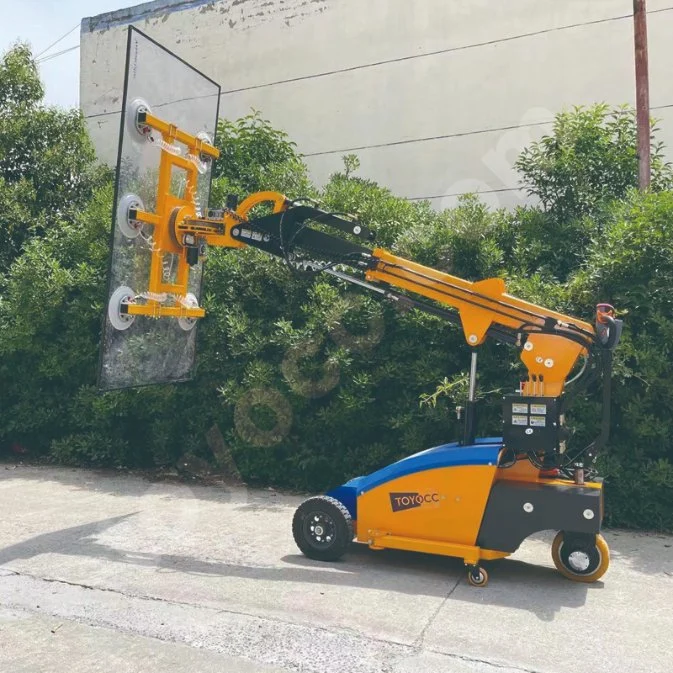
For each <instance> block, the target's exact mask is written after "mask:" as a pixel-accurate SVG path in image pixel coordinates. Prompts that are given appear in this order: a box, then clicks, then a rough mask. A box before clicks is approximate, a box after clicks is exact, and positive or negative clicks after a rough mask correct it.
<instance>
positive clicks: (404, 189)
mask: <svg viewBox="0 0 673 673" xmlns="http://www.w3.org/2000/svg"><path fill="white" fill-rule="evenodd" d="M670 4H671V3H670V0H649V2H648V10H649V12H650V15H649V42H650V77H651V105H652V110H653V111H652V114H653V115H654V116H656V117H659V118H660V119H661V123H660V126H661V129H662V130H661V135H660V137H661V139H662V140H664V141H665V142H666V144H667V145H668V146H670V147H671V148H673V78H671V77H670V76H669V51H668V50H669V44H670V35H671V34H673V11H670V10H669V9H668V7H669V5H670ZM631 12H632V0H591V1H587V0H507V2H504V1H503V0H415V1H411V0H366V1H365V0H219V1H215V2H204V1H203V0H196V1H195V2H185V1H180V0H157V1H156V2H151V3H147V4H144V5H139V6H137V7H132V8H129V9H125V10H121V11H118V12H113V13H111V14H104V15H101V16H98V17H94V18H90V19H84V20H83V21H82V35H81V93H80V100H81V106H82V109H83V112H84V114H85V115H86V116H87V117H88V118H89V123H90V126H91V131H92V134H93V138H94V141H95V143H96V146H97V148H98V152H99V155H100V157H101V158H102V159H104V160H106V161H109V162H111V163H114V161H115V158H116V143H117V134H118V127H119V117H118V113H119V108H120V105H121V89H122V73H123V67H124V51H125V35H126V33H125V31H126V28H127V26H128V25H129V24H130V23H132V24H133V25H135V26H136V27H137V28H139V29H140V30H142V31H143V32H145V33H147V34H149V35H150V36H151V37H153V38H154V39H156V40H157V41H159V42H160V43H162V44H163V45H164V46H166V47H167V48H169V49H171V50H172V51H174V52H176V53H177V54H178V55H180V56H182V57H183V58H184V59H186V60H187V61H189V62H190V63H192V64H193V65H194V66H195V67H197V68H199V69H200V70H202V71H203V72H204V73H205V74H206V75H208V76H210V77H212V78H213V79H215V80H216V81H218V82H219V83H220V84H221V85H222V91H223V94H222V98H221V105H220V114H221V116H225V117H228V118H235V117H238V116H242V115H245V114H247V113H248V112H250V110H251V108H255V109H258V110H260V111H261V112H262V113H263V114H264V116H265V117H267V118H268V119H270V120H271V122H272V123H273V124H274V125H275V126H277V127H279V128H281V129H284V130H285V131H287V132H288V133H289V134H290V136H291V137H292V138H293V139H294V140H295V141H296V142H297V143H298V146H299V149H300V151H301V152H302V153H304V154H305V155H306V157H307V162H308V164H309V167H310V169H311V173H312V176H313V178H314V179H315V180H316V182H318V183H319V184H321V183H323V182H324V181H325V180H326V179H327V178H328V177H329V174H330V173H331V172H333V171H335V170H338V169H340V168H341V166H342V161H341V155H342V154H343V153H345V152H346V151H350V150H351V149H352V148H361V149H357V150H353V151H355V152H356V153H357V154H358V155H359V157H360V160H361V169H360V172H359V173H360V174H361V175H363V176H366V177H370V178H373V179H375V180H377V181H379V182H380V183H381V184H384V185H386V186H388V187H390V188H391V189H392V190H393V191H394V192H395V193H396V194H398V195H400V196H405V197H408V198H418V197H433V201H432V203H433V205H434V206H436V207H445V206H450V205H452V204H454V203H455V198H456V197H455V195H456V194H459V193H462V192H465V191H473V190H476V191H480V192H482V193H483V195H484V199H485V200H487V201H488V202H489V203H491V204H493V205H502V206H512V205H515V204H518V203H522V202H523V201H525V199H526V197H525V194H523V193H522V192H521V191H518V190H517V176H516V174H515V172H514V170H513V168H512V164H513V162H514V160H515V158H516V156H517V154H518V152H519V151H520V149H521V148H522V147H524V146H525V145H526V144H528V143H529V142H531V141H532V140H533V139H536V138H538V137H540V135H542V134H543V133H544V132H546V131H548V130H549V129H550V125H549V124H548V123H546V122H548V121H549V120H550V119H551V118H552V116H553V115H554V113H556V112H557V111H559V110H561V109H563V108H564V107H568V106H572V105H575V104H590V103H593V102H599V101H605V102H608V103H610V104H621V103H628V104H631V105H633V104H634V68H633V25H632V20H631ZM667 106H671V107H667ZM493 129H496V130H493ZM497 129H500V130H497Z"/></svg>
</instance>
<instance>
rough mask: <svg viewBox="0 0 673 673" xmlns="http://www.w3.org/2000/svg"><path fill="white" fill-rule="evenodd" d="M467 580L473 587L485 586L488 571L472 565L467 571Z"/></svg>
mask: <svg viewBox="0 0 673 673" xmlns="http://www.w3.org/2000/svg"><path fill="white" fill-rule="evenodd" d="M467 581H468V582H469V583H470V584H471V585H472V586H473V587H485V586H486V585H487V584H488V573H487V572H486V570H484V568H480V567H479V566H472V567H471V568H468V571H467Z"/></svg>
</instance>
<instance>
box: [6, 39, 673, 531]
mask: <svg viewBox="0 0 673 673" xmlns="http://www.w3.org/2000/svg"><path fill="white" fill-rule="evenodd" d="M31 64H32V62H31V60H30V54H29V52H27V51H26V50H25V49H23V50H22V48H20V47H19V48H17V49H15V50H14V51H12V52H9V54H8V55H5V58H4V61H3V64H2V67H1V68H0V148H1V149H2V152H3V154H2V155H0V205H3V208H1V209H0V211H2V215H0V240H1V241H6V242H7V245H6V246H5V245H4V244H3V254H4V256H2V257H0V381H1V382H2V385H1V386H0V410H1V413H0V448H2V449H3V450H5V451H8V452H10V453H11V452H12V451H16V450H26V451H28V455H29V456H30V457H36V456H45V457H47V459H48V460H52V461H54V462H57V463H64V464H73V465H100V466H121V467H155V466H165V465H174V464H175V463H176V462H177V461H179V460H180V459H182V458H183V457H184V456H193V457H195V458H197V459H201V460H205V461H207V462H210V463H212V464H217V462H218V461H226V460H228V458H227V454H231V455H233V458H234V460H235V462H236V465H237V467H238V469H239V470H240V472H241V474H242V475H243V477H244V478H245V479H247V480H248V481H249V482H250V483H259V484H273V485H276V486H283V487H294V488H301V489H310V490H320V489H324V488H327V487H330V486H332V485H335V484H338V483H341V482H342V481H344V480H346V479H348V478H350V477H352V476H355V475H358V474H361V473H364V472H367V471H370V470H372V469H376V468H378V467H380V466H382V465H384V464H386V463H388V462H390V461H391V460H395V459H397V458H399V457H401V456H403V455H405V454H408V453H410V452H414V451H417V450H419V449H422V448H424V447H428V446H431V445H433V444H437V443H440V442H443V441H447V440H451V439H454V438H458V437H459V436H460V434H461V431H462V423H461V422H459V421H458V420H457V419H456V415H455V413H454V407H455V406H456V404H461V403H464V399H465V393H466V369H467V366H468V360H469V353H468V348H467V346H466V344H465V342H464V338H463V337H462V333H461V331H460V330H459V329H458V328H457V327H455V326H452V325H450V324H447V323H446V322H443V321H441V320H439V319H436V318H433V317H431V316H427V315H422V314H418V313H417V312H415V311H410V312H404V311H399V310H398V309H397V308H396V307H395V306H393V305H391V304H389V303H381V301H380V300H379V299H377V297H376V296H374V295H371V294H367V293H366V292H364V291H362V292H360V291H357V290H354V289H353V288H352V287H350V286H347V285H345V284H343V283H342V282H340V281H338V280H336V279H334V278H332V277H327V276H321V277H318V278H315V279H306V278H303V277H297V276H296V275H294V274H293V273H292V272H291V271H290V270H289V269H288V268H287V267H286V266H284V265H283V264H282V263H281V262H280V261H278V260H275V259H271V258H269V257H267V256H265V255H263V254H261V253H259V252H258V251H255V250H252V249H246V250H240V251H236V250H234V251H226V250H214V251H212V253H211V256H210V258H209V260H208V263H207V266H208V268H207V283H206V287H205V298H204V302H205V307H206V310H207V317H206V318H205V319H204V320H203V322H202V323H201V324H200V325H199V327H198V330H199V333H198V358H197V370H196V376H195V379H194V380H193V381H191V382H189V383H184V384H179V385H170V386H169V385H166V386H154V387H151V388H145V389H139V390H130V391H129V390H127V391H119V392H114V393H107V394H105V395H100V394H98V392H97V391H96V390H95V387H94V386H95V380H96V367H97V364H98V349H99V339H100V325H101V316H102V315H103V313H104V311H105V305H104V304H105V296H106V269H107V258H108V231H109V226H110V213H111V200H112V186H111V179H110V176H109V175H108V174H106V172H105V171H102V170H101V169H99V168H98V167H97V166H96V165H95V163H94V161H93V154H92V152H91V146H90V142H89V140H88V138H87V136H86V132H85V126H84V123H83V120H82V119H81V117H80V116H79V115H78V114H76V113H74V112H67V111H65V112H64V111H59V110H53V109H48V108H44V107H43V106H42V105H41V103H40V98H41V89H40V88H39V87H37V86H36V85H35V80H36V73H35V69H34V65H31ZM21 78H23V79H24V80H25V86H23V87H22V86H19V84H20V82H21ZM8 87H9V89H11V90H9V89H8ZM26 110H33V111H39V115H40V118H41V119H43V120H46V122H48V123H46V122H45V124H46V126H45V127H46V128H48V129H50V130H49V134H50V136H49V137H48V138H47V139H46V140H45V141H44V142H43V144H42V145H40V146H39V147H37V146H36V148H35V149H34V150H31V149H30V148H27V146H26V143H25V138H24V133H25V128H23V127H21V124H20V123H19V117H21V118H25V115H23V112H25V111H26ZM65 122H67V123H65ZM21 123H23V122H21ZM634 128H635V127H634V121H633V116H632V114H631V113H630V111H627V110H621V109H620V110H610V109H608V108H606V107H605V106H594V107H592V108H588V109H584V108H579V109H575V110H571V111H569V112H564V113H561V114H559V115H558V117H557V121H556V125H555V127H554V129H553V131H552V133H551V134H550V135H549V136H546V137H545V138H543V139H542V140H541V141H540V142H539V143H536V144H534V145H532V146H531V147H529V148H527V150H526V151H525V152H523V153H522V155H521V156H520V158H519V160H518V162H517V168H518V170H519V172H520V175H521V178H522V182H523V184H524V185H525V187H526V188H527V189H528V190H529V192H530V193H531V195H532V196H533V197H535V198H536V199H537V201H538V204H539V205H531V206H527V207H525V208H517V209H513V210H511V211H506V210H498V211H492V210H489V209H488V208H487V207H486V206H485V205H484V204H483V203H481V202H480V201H479V200H478V199H477V198H476V197H474V196H466V197H464V198H463V199H462V200H461V202H460V203H459V205H458V206H457V207H456V208H453V209H449V210H445V211H443V212H436V211H434V210H432V208H431V207H430V205H429V204H427V203H410V202H408V201H406V200H404V199H401V198H398V197H396V196H395V195H393V194H391V193H390V192H389V191H387V190H386V189H384V188H382V187H381V186H379V185H377V184H375V183H373V182H372V181H369V180H367V179H364V178H362V177H358V174H357V173H358V163H357V158H356V157H352V156H350V157H346V158H345V166H344V170H343V171H341V172H339V173H336V174H334V175H333V176H331V178H330V180H329V182H328V183H327V184H326V185H325V186H324V187H323V188H321V189H318V188H316V187H315V186H313V185H311V183H310V180H309V178H308V173H307V170H306V167H305V165H304V164H303V162H302V160H301V157H300V156H299V155H298V153H297V151H296V148H295V147H294V145H293V144H292V143H291V142H290V141H289V139H288V138H287V137H285V136H284V134H282V133H279V132H278V131H276V130H274V129H272V128H271V127H270V126H269V125H268V124H267V123H266V122H265V121H264V120H263V119H262V118H261V117H260V116H259V115H258V114H253V115H250V116H249V117H246V118H244V119H240V120H236V121H222V122H220V129H219V131H220V133H219V143H220V146H221V149H222V151H223V156H224V157H225V159H226V160H222V161H220V162H219V163H218V164H217V169H216V170H217V173H216V177H215V180H214V184H213V192H212V197H213V203H212V205H213V206H216V205H219V204H221V203H222V201H223V199H224V196H225V195H226V194H227V193H230V192H236V193H238V194H240V195H241V196H244V195H245V194H247V193H249V192H252V191H255V190H258V189H276V190H279V191H283V192H285V193H286V194H288V196H291V197H301V196H309V197H312V198H317V199H319V200H320V201H321V202H322V204H323V205H324V207H326V208H328V209H330V210H334V211H342V212H343V211H345V212H349V213H353V214H355V215H357V216H358V217H359V218H360V219H361V220H362V222H363V223H364V224H366V225H368V226H370V227H371V228H372V229H374V230H375V231H376V232H377V235H378V239H379V242H380V244H381V245H382V246H383V247H386V248H388V249H390V250H392V251H394V252H397V253H399V254H402V255H405V256H408V257H410V258H412V259H415V260H418V261H420V262H422V263H425V264H429V265H432V266H434V267H436V268H439V269H443V270H446V271H450V272H452V273H454V274H458V275H460V276H462V277H465V278H469V279H481V278H486V277H490V276H494V275H498V276H502V277H503V278H505V279H506V281H507V284H508V288H509V291H510V292H511V293H514V294H516V295H518V296H521V297H523V298H527V299H530V300H532V301H536V302H539V303H542V304H544V305H546V306H549V307H550V308H555V309H558V310H561V311H564V312H568V313H570V314H573V315H577V316H580V317H582V318H584V319H587V320H591V319H592V316H593V311H594V306H595V304H596V303H597V302H599V301H608V302H611V303H614V304H615V306H616V307H617V309H618V311H619V313H620V316H621V317H622V318H623V319H624V320H625V331H624V337H623V342H622V345H621V346H620V348H619V350H618V352H617V355H616V362H615V379H614V386H613V389H614V404H613V423H612V437H611V440H610V444H609V448H608V450H607V451H606V452H605V453H604V455H603V456H602V457H601V459H600V467H601V470H602V472H603V474H604V475H605V476H606V478H607V482H606V492H607V522H608V523H609V524H611V525H620V526H636V527H642V528H648V529H651V528H657V529H664V530H673V465H672V459H673V455H672V452H673V450H672V442H671V436H672V434H673V377H672V374H673V371H672V368H673V365H672V364H671V350H672V348H673V327H671V325H672V324H673V323H672V322H671V318H672V317H673V307H672V301H673V300H672V299H671V294H670V289H671V287H673V261H672V260H673V193H672V192H671V191H669V189H670V186H671V179H670V171H669V167H668V166H667V165H666V164H665V163H664V161H663V159H662V158H661V157H662V156H663V154H662V148H660V147H659V146H657V145H655V146H654V149H655V158H654V162H653V166H654V189H653V190H652V192H651V193H648V194H644V195H643V194H640V193H638V192H637V191H635V190H634V186H635V180H636V175H637V163H636V158H635V149H634V147H635V131H634ZM654 131H656V129H654ZM54 148H55V149H54ZM24 150H25V151H26V152H29V151H30V152H32V154H31V155H30V156H31V158H30V161H29V162H27V163H26V164H22V165H17V163H16V162H12V161H10V160H9V159H8V157H10V156H16V152H18V151H24ZM59 155H62V156H63V157H65V159H63V160H61V161H59V160H58V156H59ZM68 176H69V177H68ZM67 179H70V180H73V181H74V182H72V185H73V188H72V189H62V188H57V186H58V185H59V181H63V180H67ZM522 371H523V370H522V366H521V364H520V362H519V360H518V354H517V353H516V351H515V350H514V349H513V348H509V347H505V346H499V345H495V344H492V343H487V344H486V345H485V346H484V347H483V348H482V349H481V352H480V381H479V390H480V397H481V399H480V407H481V415H480V421H479V432H480V433H481V434H485V435H491V434H494V433H497V431H498V427H499V423H498V420H499V408H498V402H497V400H498V394H497V393H500V392H503V391H507V390H511V389H513V388H514V387H515V386H516V383H517V382H518V381H519V380H520V377H521V374H522ZM597 402H598V401H597V396H596V395H594V396H592V397H590V398H589V399H587V400H586V401H583V402H582V403H580V404H578V405H577V407H576V408H575V409H574V411H573V413H572V415H571V417H570V423H571V425H572V428H573V431H574V433H575V439H576V441H581V440H583V439H585V438H588V437H589V436H591V435H592V434H593V433H596V432H597V431H598V421H597V409H598V403H597ZM214 426H217V427H218V428H219V430H220V431H221V433H222V435H223V437H224V440H225V451H224V452H222V451H221V447H220V450H216V451H215V452H213V449H212V445H211V446H209V444H208V442H207V440H206V437H207V435H208V433H209V431H211V430H212V428H213V427H214ZM19 447H21V448H20V449H19Z"/></svg>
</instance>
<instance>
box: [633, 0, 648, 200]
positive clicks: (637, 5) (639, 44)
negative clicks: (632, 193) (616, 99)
mask: <svg viewBox="0 0 673 673" xmlns="http://www.w3.org/2000/svg"><path fill="white" fill-rule="evenodd" d="M645 3H646V0H633V35H634V41H635V52H636V119H637V124H638V186H639V188H640V189H641V190H645V189H647V188H648V187H649V186H650V80H649V73H648V63H647V9H646V7H645Z"/></svg>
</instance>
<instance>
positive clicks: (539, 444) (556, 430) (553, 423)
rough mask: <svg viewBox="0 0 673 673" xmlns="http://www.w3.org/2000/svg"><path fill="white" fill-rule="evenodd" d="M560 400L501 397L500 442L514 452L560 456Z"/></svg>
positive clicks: (561, 443) (561, 447) (561, 445)
mask: <svg viewBox="0 0 673 673" xmlns="http://www.w3.org/2000/svg"><path fill="white" fill-rule="evenodd" d="M561 425H562V423H561V398H560V397H524V396H522V395H505V397H503V432H502V437H503V443H504V445H505V446H506V447H507V448H509V449H512V450H513V451H515V452H517V453H519V452H520V453H528V452H529V451H534V452H544V453H546V454H558V453H562V451H563V447H564V446H565V444H564V442H563V440H564V439H565V431H564V430H563V429H562V427H561Z"/></svg>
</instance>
